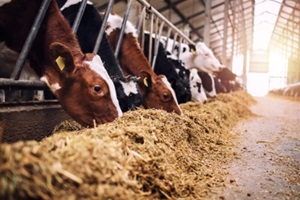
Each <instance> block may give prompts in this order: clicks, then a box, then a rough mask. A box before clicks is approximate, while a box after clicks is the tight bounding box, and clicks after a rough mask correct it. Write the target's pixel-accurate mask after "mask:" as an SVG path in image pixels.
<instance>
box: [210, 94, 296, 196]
mask: <svg viewBox="0 0 300 200" xmlns="http://www.w3.org/2000/svg"><path fill="white" fill-rule="evenodd" d="M255 99H256V100H257V102H258V103H257V104H255V105H253V106H252V107H251V110H252V111H253V112H254V113H255V114H257V115H258V117H254V118H251V119H250V120H247V121H246V122H245V121H244V122H240V123H239V124H238V125H237V126H236V128H235V129H234V130H233V133H234V134H237V135H238V137H237V139H236V141H235V144H236V146H235V147H234V150H235V151H236V153H237V155H236V157H235V158H234V160H233V161H232V162H231V163H229V165H228V166H227V167H226V168H227V170H228V176H227V178H226V179H225V185H224V186H225V187H224V188H222V189H221V190H220V191H219V192H218V193H217V194H216V196H215V198H214V199H230V200H232V199H300V102H296V101H291V100H285V99H280V98H276V97H270V96H266V97H256V98H255Z"/></svg>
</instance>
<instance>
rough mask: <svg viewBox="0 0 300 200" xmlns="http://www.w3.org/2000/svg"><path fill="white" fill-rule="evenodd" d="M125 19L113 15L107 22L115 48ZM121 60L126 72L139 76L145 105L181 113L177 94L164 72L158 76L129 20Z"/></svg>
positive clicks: (107, 31) (122, 45)
mask: <svg viewBox="0 0 300 200" xmlns="http://www.w3.org/2000/svg"><path fill="white" fill-rule="evenodd" d="M122 22H123V18H122V17H120V16H119V15H116V14H110V15H109V17H108V21H107V27H106V30H105V31H106V34H107V37H108V40H109V42H110V44H111V45H112V47H113V49H115V48H116V45H117V40H118V38H119V34H120V27H121V25H122ZM118 59H119V62H120V65H121V67H122V70H123V72H124V73H125V74H131V75H134V76H137V77H140V79H139V89H140V91H141V94H142V99H143V103H142V105H143V106H144V107H145V108H154V109H163V110H166V111H167V112H175V113H177V114H179V115H180V114H181V113H182V111H181V109H180V107H179V105H178V102H177V99H176V95H175V92H174V90H173V89H172V87H171V84H170V83H169V82H168V80H167V78H166V77H165V76H164V75H161V74H160V75H157V74H156V73H155V72H154V71H153V70H152V69H151V65H150V63H149V61H148V60H147V58H146V56H145V55H144V53H143V50H142V49H141V47H140V45H139V43H138V39H137V33H136V28H135V27H134V26H133V24H132V23H130V22H129V21H128V22H127V23H126V27H125V32H124V37H123V40H122V44H121V48H120V52H119V55H118Z"/></svg>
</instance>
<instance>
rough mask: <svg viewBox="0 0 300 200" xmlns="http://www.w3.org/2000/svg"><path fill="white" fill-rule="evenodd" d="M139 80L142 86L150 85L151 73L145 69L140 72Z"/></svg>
mask: <svg viewBox="0 0 300 200" xmlns="http://www.w3.org/2000/svg"><path fill="white" fill-rule="evenodd" d="M140 77H141V78H140V81H141V82H142V84H143V86H144V87H146V88H147V87H151V86H152V79H151V75H150V74H149V73H148V72H146V71H141V72H140Z"/></svg>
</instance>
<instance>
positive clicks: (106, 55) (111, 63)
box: [98, 33, 124, 80]
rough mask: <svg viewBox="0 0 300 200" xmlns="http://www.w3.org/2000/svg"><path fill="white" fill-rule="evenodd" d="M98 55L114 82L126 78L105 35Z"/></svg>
mask: <svg viewBox="0 0 300 200" xmlns="http://www.w3.org/2000/svg"><path fill="white" fill-rule="evenodd" d="M98 55H99V56H100V57H101V59H102V60H103V64H104V67H105V69H106V70H107V72H108V74H109V76H110V77H111V78H112V79H113V80H119V79H120V78H124V74H123V72H122V69H121V67H120V64H119V63H118V61H117V59H116V57H115V55H114V52H113V50H112V48H111V46H110V44H109V42H108V39H107V37H106V34H105V33H104V36H103V38H102V41H101V43H100V48H99V50H98Z"/></svg>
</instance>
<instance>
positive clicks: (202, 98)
mask: <svg viewBox="0 0 300 200" xmlns="http://www.w3.org/2000/svg"><path fill="white" fill-rule="evenodd" d="M189 71H190V75H189V78H190V86H191V93H192V101H195V102H201V103H206V102H207V96H206V93H205V90H204V88H203V84H202V80H201V78H200V76H199V74H198V70H197V69H195V68H192V69H190V70H189Z"/></svg>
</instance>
